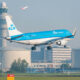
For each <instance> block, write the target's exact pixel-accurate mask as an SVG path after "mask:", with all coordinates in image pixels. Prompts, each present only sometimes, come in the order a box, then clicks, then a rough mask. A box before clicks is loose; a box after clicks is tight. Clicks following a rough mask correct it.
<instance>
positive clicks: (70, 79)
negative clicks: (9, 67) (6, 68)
mask: <svg viewBox="0 0 80 80" xmlns="http://www.w3.org/2000/svg"><path fill="white" fill-rule="evenodd" d="M0 80H7V79H6V78H4V77H3V78H1V77H0ZM15 80H80V77H15Z"/></svg>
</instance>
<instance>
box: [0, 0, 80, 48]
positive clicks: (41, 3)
mask: <svg viewBox="0 0 80 80" xmlns="http://www.w3.org/2000/svg"><path fill="white" fill-rule="evenodd" d="M0 1H1V2H2V1H4V2H6V4H7V6H8V14H9V15H11V16H12V19H13V22H14V23H15V25H16V27H17V28H18V29H19V30H20V31H21V32H25V33H27V32H35V31H46V30H55V29H68V30H70V31H71V32H73V30H74V29H75V28H76V29H77V33H76V36H75V38H74V39H73V40H71V41H69V43H68V45H69V46H71V47H72V48H80V44H79V43H80V0H0ZM23 6H28V7H29V8H28V9H26V10H24V11H23V10H21V8H22V7H23Z"/></svg>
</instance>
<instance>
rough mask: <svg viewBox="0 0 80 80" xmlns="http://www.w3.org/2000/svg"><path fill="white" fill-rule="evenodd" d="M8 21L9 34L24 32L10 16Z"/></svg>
mask: <svg viewBox="0 0 80 80" xmlns="http://www.w3.org/2000/svg"><path fill="white" fill-rule="evenodd" d="M6 23H7V28H8V32H9V36H14V35H19V34H22V33H21V32H20V31H18V30H17V29H16V27H15V25H14V23H13V22H12V20H11V18H10V16H6Z"/></svg>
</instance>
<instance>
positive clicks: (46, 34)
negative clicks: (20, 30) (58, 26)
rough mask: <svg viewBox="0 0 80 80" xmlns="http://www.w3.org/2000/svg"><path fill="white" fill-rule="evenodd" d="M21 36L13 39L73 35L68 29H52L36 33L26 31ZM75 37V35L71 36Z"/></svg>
mask: <svg viewBox="0 0 80 80" xmlns="http://www.w3.org/2000/svg"><path fill="white" fill-rule="evenodd" d="M21 35H23V36H22V37H20V38H14V37H17V36H20V35H16V36H12V37H11V38H12V40H17V41H21V40H35V39H44V38H52V37H66V36H70V35H72V34H71V32H70V31H68V30H52V31H41V32H34V33H24V34H21ZM70 38H73V37H70Z"/></svg>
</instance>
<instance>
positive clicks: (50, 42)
mask: <svg viewBox="0 0 80 80" xmlns="http://www.w3.org/2000/svg"><path fill="white" fill-rule="evenodd" d="M70 37H74V35H70V36H66V37H61V38H56V39H52V40H49V41H46V42H45V43H43V44H53V43H55V42H56V41H58V40H62V39H65V38H70Z"/></svg>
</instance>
